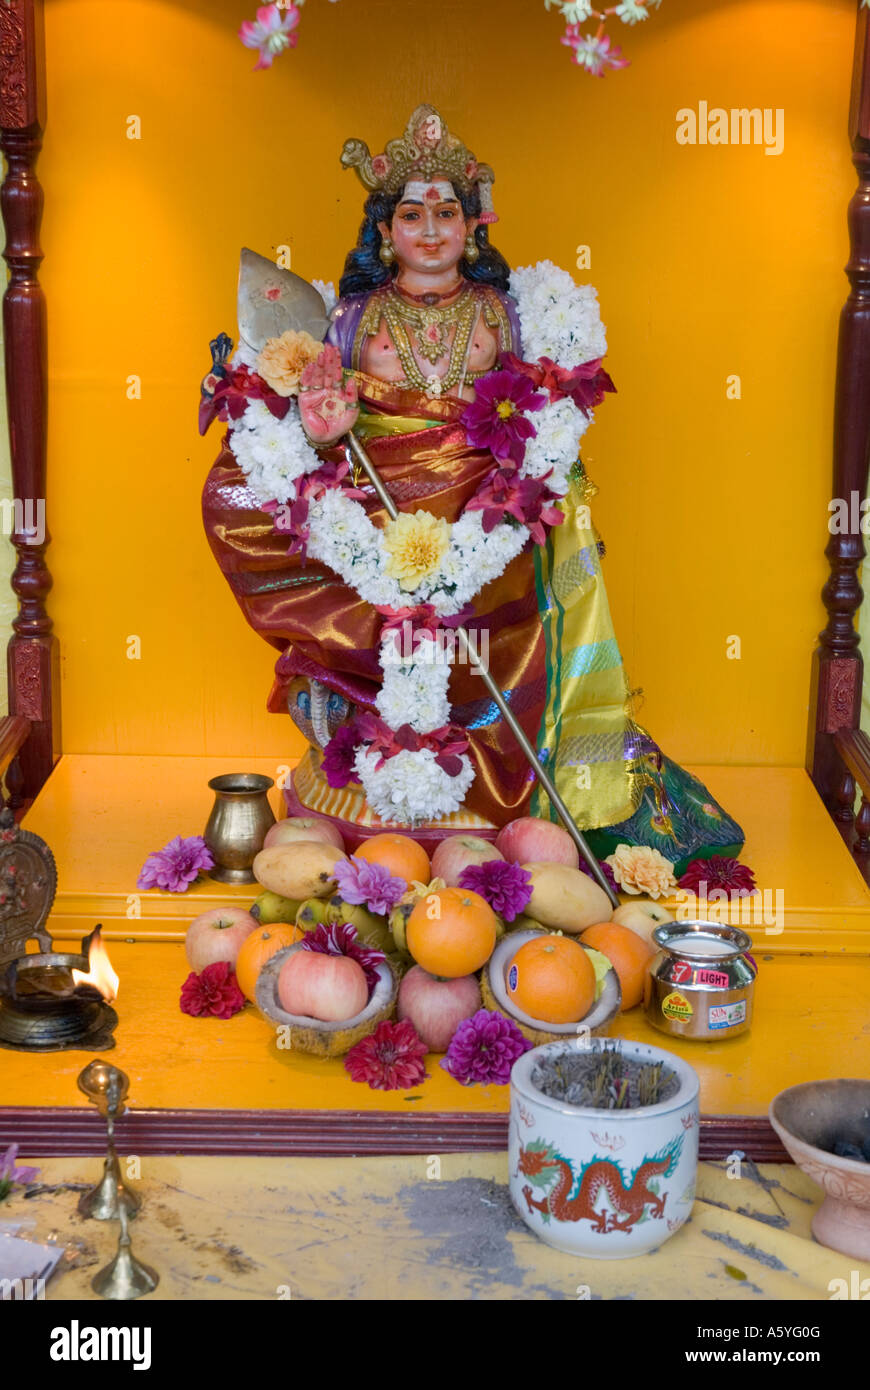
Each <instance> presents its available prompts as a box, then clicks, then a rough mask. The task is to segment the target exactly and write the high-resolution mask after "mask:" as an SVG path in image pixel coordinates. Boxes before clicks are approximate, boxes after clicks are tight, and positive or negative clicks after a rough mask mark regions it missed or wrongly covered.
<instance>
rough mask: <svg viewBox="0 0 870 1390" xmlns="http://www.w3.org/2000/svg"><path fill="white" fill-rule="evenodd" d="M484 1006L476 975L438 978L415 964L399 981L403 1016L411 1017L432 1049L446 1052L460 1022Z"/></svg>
mask: <svg viewBox="0 0 870 1390" xmlns="http://www.w3.org/2000/svg"><path fill="white" fill-rule="evenodd" d="M479 1008H480V986H479V984H478V983H477V980H476V979H475V977H474V976H473V975H462V976H460V977H459V978H458V979H456V980H438V979H436V977H435V976H434V975H430V974H429V972H428V970H424V969H423V967H422V965H413V966H412V967H411V969H410V970H409V971H408V973H407V975H406V976H405V977H404V979H403V980H402V983H401V984H400V985H399V1002H398V1008H397V1012H398V1015H399V1018H409V1019H410V1020H411V1022H412V1023H413V1025H414V1027H415V1028H416V1030H417V1032H418V1033H419V1034H420V1037H421V1038H422V1039H423V1041H424V1043H425V1044H426V1048H427V1050H428V1051H429V1052H446V1051H447V1047H448V1044H449V1043H450V1039H451V1038H452V1037H453V1034H454V1033H455V1032H456V1030H457V1028H458V1027H459V1025H460V1023H462V1022H463V1021H464V1020H465V1019H466V1018H471V1015H472V1014H475V1013H477V1010H478V1009H479Z"/></svg>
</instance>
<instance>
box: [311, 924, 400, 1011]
mask: <svg viewBox="0 0 870 1390" xmlns="http://www.w3.org/2000/svg"><path fill="white" fill-rule="evenodd" d="M302 949H303V951H317V952H318V953H319V954H320V955H323V956H350V958H351V960H355V961H356V962H357V963H358V964H359V965H361V966H362V968H363V973H364V975H365V977H366V981H367V983H368V987H369V998H371V995H372V990H373V989H374V987H375V985H376V984H377V982H378V966H379V965H380V963H381V961H382V960H386V956H385V955H384V953H383V951H379V950H378V948H377V947H376V946H365V945H364V944H363V943H362V942H361V941H358V940H357V929H356V927H355V926H353V924H352V923H350V922H331V923H329V924H328V925H326V924H324V923H321V925H320V926H318V927H317V928H316V929H315V930H314V931H312V932H307V933H306V936H305V940H304V941H303V942H302Z"/></svg>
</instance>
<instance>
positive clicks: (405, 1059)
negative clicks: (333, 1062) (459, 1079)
mask: <svg viewBox="0 0 870 1390" xmlns="http://www.w3.org/2000/svg"><path fill="white" fill-rule="evenodd" d="M425 1057H426V1045H425V1043H424V1042H423V1041H422V1039H421V1038H420V1035H419V1034H418V1032H417V1030H416V1028H415V1027H414V1025H413V1023H412V1022H411V1020H410V1019H408V1018H403V1019H402V1021H401V1022H400V1023H379V1024H378V1026H377V1028H376V1029H375V1031H374V1032H373V1033H372V1034H370V1036H369V1037H367V1038H363V1039H362V1041H361V1042H358V1043H356V1044H355V1045H354V1046H353V1047H352V1048H351V1049H350V1052H349V1053H348V1054H347V1056H346V1057H345V1059H344V1068H345V1071H346V1072H348V1074H349V1075H350V1078H351V1080H352V1081H365V1082H367V1084H368V1085H369V1086H371V1088H372V1090H374V1091H407V1090H409V1089H410V1088H411V1087H412V1086H419V1084H420V1082H421V1081H425V1080H426V1063H425Z"/></svg>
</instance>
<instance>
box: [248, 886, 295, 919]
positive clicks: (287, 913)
mask: <svg viewBox="0 0 870 1390" xmlns="http://www.w3.org/2000/svg"><path fill="white" fill-rule="evenodd" d="M298 911H299V903H298V902H294V900H293V899H292V898H282V897H281V895H280V894H279V893H269V892H266V893H261V894H260V896H259V898H258V899H257V901H256V902H255V903H254V905H253V907H252V908H251V916H252V917H256V919H257V921H258V922H260V923H261V924H262V925H263V926H264V927H270V926H271V925H272V923H273V922H295V921H296V914H297V912H298Z"/></svg>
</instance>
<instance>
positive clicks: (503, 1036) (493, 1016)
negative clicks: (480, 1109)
mask: <svg viewBox="0 0 870 1390" xmlns="http://www.w3.org/2000/svg"><path fill="white" fill-rule="evenodd" d="M531 1046H532V1044H531V1043H530V1042H529V1041H528V1039H527V1038H524V1037H523V1035H522V1033H521V1032H520V1030H519V1028H518V1027H517V1026H516V1024H515V1023H514V1022H513V1021H512V1020H511V1019H509V1018H505V1016H504V1014H500V1013H497V1012H495V1011H492V1012H490V1011H489V1010H488V1009H478V1011H477V1013H476V1014H472V1016H471V1018H467V1019H466V1020H465V1022H464V1023H460V1025H459V1027H458V1028H457V1030H456V1032H455V1033H454V1034H453V1037H452V1038H451V1040H450V1046H449V1047H448V1049H447V1054H446V1056H445V1057H444V1058H443V1060H442V1062H441V1065H442V1067H443V1068H444V1070H445V1071H448V1072H449V1073H450V1075H451V1076H452V1077H453V1078H454V1080H456V1081H461V1082H462V1084H463V1086H469V1085H472V1084H473V1083H474V1082H481V1083H482V1084H484V1085H491V1086H506V1085H507V1083H508V1082H509V1081H510V1079H511V1067H512V1066H513V1064H514V1062H515V1061H516V1060H517V1058H518V1057H522V1055H523V1053H524V1052H528V1051H529V1048H530V1047H531Z"/></svg>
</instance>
